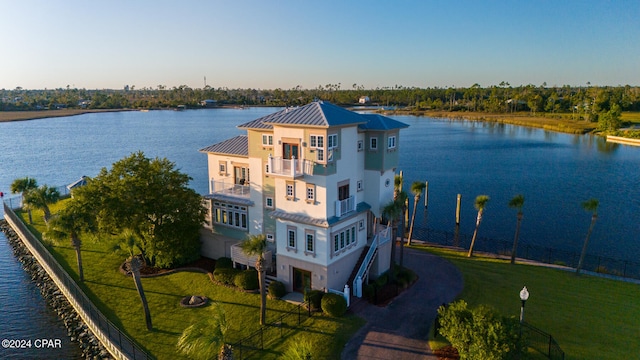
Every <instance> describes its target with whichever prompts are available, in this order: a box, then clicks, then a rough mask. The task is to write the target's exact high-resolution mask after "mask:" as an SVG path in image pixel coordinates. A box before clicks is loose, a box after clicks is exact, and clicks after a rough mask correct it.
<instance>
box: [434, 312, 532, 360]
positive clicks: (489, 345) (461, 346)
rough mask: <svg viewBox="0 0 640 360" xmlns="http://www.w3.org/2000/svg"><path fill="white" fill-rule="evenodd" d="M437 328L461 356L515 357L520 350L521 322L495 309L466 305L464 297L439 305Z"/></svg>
mask: <svg viewBox="0 0 640 360" xmlns="http://www.w3.org/2000/svg"><path fill="white" fill-rule="evenodd" d="M438 319H439V324H440V327H439V332H440V334H442V336H444V337H445V338H446V339H447V340H448V341H449V342H450V343H451V345H452V346H453V347H455V348H456V350H458V353H459V354H460V359H461V360H465V359H482V360H501V359H515V358H517V357H518V356H520V355H521V354H522V353H523V349H524V341H523V340H522V338H521V336H520V331H519V330H520V324H519V322H518V320H517V319H515V318H506V317H504V316H501V315H500V314H498V313H497V312H496V311H495V310H494V309H492V308H490V307H488V306H484V305H480V306H478V307H476V308H474V309H469V308H468V307H467V303H466V302H465V301H464V300H459V301H456V302H453V303H451V304H449V305H448V306H441V307H440V308H439V309H438Z"/></svg>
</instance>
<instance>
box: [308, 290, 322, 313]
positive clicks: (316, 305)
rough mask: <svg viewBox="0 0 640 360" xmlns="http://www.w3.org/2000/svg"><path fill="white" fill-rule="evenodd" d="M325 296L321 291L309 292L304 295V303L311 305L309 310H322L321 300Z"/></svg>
mask: <svg viewBox="0 0 640 360" xmlns="http://www.w3.org/2000/svg"><path fill="white" fill-rule="evenodd" d="M324 295H325V293H324V291H321V290H310V291H307V292H305V293H304V301H305V302H309V303H310V304H311V309H313V310H317V309H321V308H322V298H323V296H324Z"/></svg>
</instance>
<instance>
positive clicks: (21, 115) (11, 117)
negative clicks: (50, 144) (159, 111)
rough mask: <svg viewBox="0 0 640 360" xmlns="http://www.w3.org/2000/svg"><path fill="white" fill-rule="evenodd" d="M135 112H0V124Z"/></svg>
mask: <svg viewBox="0 0 640 360" xmlns="http://www.w3.org/2000/svg"><path fill="white" fill-rule="evenodd" d="M119 111H136V110H133V109H60V110H36V111H0V122H11V121H26V120H36V119H45V118H54V117H64V116H75V115H82V114H89V113H101V112H119Z"/></svg>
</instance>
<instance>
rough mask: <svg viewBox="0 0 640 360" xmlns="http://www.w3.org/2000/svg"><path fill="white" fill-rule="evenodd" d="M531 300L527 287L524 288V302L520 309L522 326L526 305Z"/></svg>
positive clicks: (521, 298)
mask: <svg viewBox="0 0 640 360" xmlns="http://www.w3.org/2000/svg"><path fill="white" fill-rule="evenodd" d="M528 298H529V291H528V290H527V287H526V286H525V287H523V288H522V290H520V301H522V307H521V308H520V323H521V324H522V322H523V321H524V303H525V302H526V301H527V299H528Z"/></svg>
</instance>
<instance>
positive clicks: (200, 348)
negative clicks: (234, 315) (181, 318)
mask: <svg viewBox="0 0 640 360" xmlns="http://www.w3.org/2000/svg"><path fill="white" fill-rule="evenodd" d="M211 310H212V314H210V315H209V316H204V317H202V319H201V320H200V321H198V322H196V323H195V324H193V325H190V326H189V327H187V328H186V329H184V331H183V332H182V335H180V338H179V339H178V343H177V345H176V347H177V349H178V351H179V352H180V353H182V354H185V355H187V356H188V357H189V358H191V359H202V360H209V359H214V358H216V357H217V359H218V360H232V359H233V352H232V349H231V346H229V345H227V344H226V343H225V339H226V334H227V330H228V329H229V324H228V323H227V317H226V313H225V312H224V310H223V309H222V307H221V306H220V305H219V304H218V303H213V304H212V306H211Z"/></svg>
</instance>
